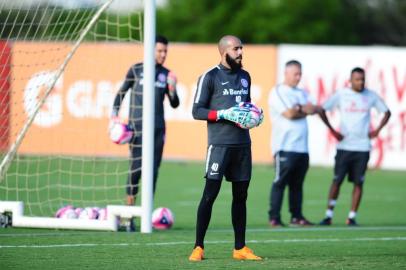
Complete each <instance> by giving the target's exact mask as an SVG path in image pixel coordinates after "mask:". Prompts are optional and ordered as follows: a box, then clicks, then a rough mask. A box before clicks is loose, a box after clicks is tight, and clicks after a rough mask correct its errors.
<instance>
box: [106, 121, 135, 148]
mask: <svg viewBox="0 0 406 270" xmlns="http://www.w3.org/2000/svg"><path fill="white" fill-rule="evenodd" d="M133 134H134V132H133V131H132V130H131V129H130V128H129V126H128V125H125V124H122V123H119V122H116V123H113V125H112V126H111V128H110V134H109V135H110V139H111V140H112V141H113V142H114V143H116V144H126V143H128V142H130V140H131V138H132V137H133Z"/></svg>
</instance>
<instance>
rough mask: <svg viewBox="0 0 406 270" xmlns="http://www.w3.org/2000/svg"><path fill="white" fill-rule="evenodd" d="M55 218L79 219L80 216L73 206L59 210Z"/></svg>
mask: <svg viewBox="0 0 406 270" xmlns="http://www.w3.org/2000/svg"><path fill="white" fill-rule="evenodd" d="M55 217H57V218H64V219H75V218H78V215H77V214H76V212H75V209H74V208H73V206H72V205H67V206H64V207H62V208H59V209H58V211H57V212H56V214H55Z"/></svg>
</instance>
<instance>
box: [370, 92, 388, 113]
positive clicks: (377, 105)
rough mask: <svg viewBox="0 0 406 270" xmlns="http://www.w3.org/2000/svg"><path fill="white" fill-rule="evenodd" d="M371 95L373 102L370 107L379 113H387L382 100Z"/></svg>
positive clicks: (375, 95)
mask: <svg viewBox="0 0 406 270" xmlns="http://www.w3.org/2000/svg"><path fill="white" fill-rule="evenodd" d="M373 95H374V102H373V105H372V106H373V107H374V108H376V109H377V110H378V112H380V113H384V112H387V111H389V108H388V106H387V105H386V103H385V102H384V101H383V99H382V98H381V97H380V96H378V95H377V94H376V93H374V92H373Z"/></svg>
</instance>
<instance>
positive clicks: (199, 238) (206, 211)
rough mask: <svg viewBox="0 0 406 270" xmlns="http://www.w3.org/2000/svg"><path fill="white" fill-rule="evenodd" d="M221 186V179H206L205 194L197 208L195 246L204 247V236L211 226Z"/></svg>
mask: <svg viewBox="0 0 406 270" xmlns="http://www.w3.org/2000/svg"><path fill="white" fill-rule="evenodd" d="M220 187H221V181H218V180H210V179H207V180H206V185H205V187H204V191H203V196H202V199H201V200H200V204H199V208H198V210H197V222H196V243H195V247H197V246H200V247H202V248H204V244H203V242H204V237H205V235H206V231H207V228H208V226H209V222H210V218H211V211H212V209H213V204H214V201H215V200H216V198H217V195H218V193H219V191H220Z"/></svg>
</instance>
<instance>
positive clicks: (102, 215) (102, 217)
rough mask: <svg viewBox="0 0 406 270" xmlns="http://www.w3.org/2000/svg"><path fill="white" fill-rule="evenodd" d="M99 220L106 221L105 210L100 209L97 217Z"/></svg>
mask: <svg viewBox="0 0 406 270" xmlns="http://www.w3.org/2000/svg"><path fill="white" fill-rule="evenodd" d="M97 219H99V220H107V208H100V209H99V215H98V217H97Z"/></svg>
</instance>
